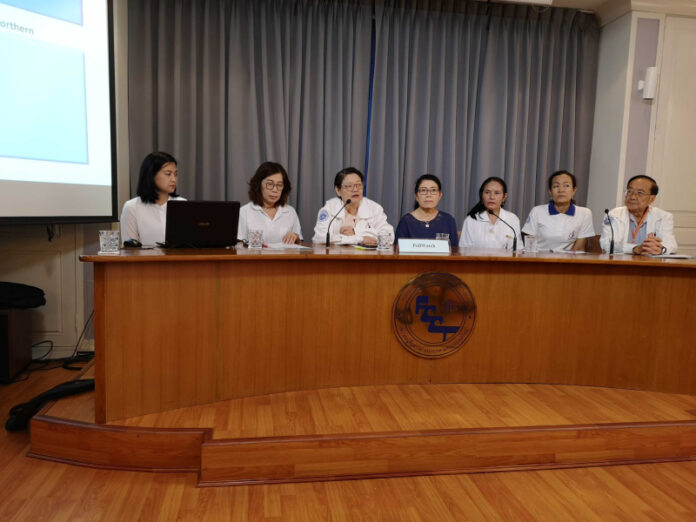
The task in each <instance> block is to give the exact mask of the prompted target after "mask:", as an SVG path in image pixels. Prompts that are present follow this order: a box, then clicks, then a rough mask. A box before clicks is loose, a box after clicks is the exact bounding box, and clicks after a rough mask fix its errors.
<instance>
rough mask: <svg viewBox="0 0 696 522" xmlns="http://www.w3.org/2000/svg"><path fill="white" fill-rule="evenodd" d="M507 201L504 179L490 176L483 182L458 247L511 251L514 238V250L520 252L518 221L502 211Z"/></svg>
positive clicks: (520, 240) (465, 221)
mask: <svg viewBox="0 0 696 522" xmlns="http://www.w3.org/2000/svg"><path fill="white" fill-rule="evenodd" d="M506 199H507V185H506V184H505V181H504V180H503V179H501V178H497V177H491V178H488V179H486V180H484V182H483V183H482V184H481V187H480V188H479V202H478V203H476V205H474V208H472V209H471V210H470V211H469V214H467V217H466V219H464V224H463V225H462V235H461V237H460V238H459V246H460V247H474V248H505V249H508V250H511V249H512V247H513V244H514V240H515V237H517V250H522V244H521V243H522V239H521V238H520V220H519V219H518V218H517V216H516V215H515V214H513V213H512V212H508V211H507V210H505V209H504V208H503V204H504V203H505V200H506ZM508 225H509V226H508ZM510 227H512V230H511V229H510Z"/></svg>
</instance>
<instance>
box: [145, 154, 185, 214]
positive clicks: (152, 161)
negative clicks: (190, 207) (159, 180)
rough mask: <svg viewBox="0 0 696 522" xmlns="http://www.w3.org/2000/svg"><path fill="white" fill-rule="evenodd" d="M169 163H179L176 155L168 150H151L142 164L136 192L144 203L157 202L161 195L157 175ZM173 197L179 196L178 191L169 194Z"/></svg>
mask: <svg viewBox="0 0 696 522" xmlns="http://www.w3.org/2000/svg"><path fill="white" fill-rule="evenodd" d="M167 163H174V165H177V162H176V159H175V158H174V156H172V155H171V154H169V153H167V152H151V153H150V154H148V155H147V156H145V159H144V160H143V162H142V164H141V165H140V174H139V175H138V188H137V189H136V192H137V194H138V196H140V199H141V200H142V201H143V202H144V203H156V202H157V197H158V196H159V190H158V189H157V185H156V184H155V176H156V175H157V173H158V172H159V171H160V170H162V167H164V166H165V165H166V164H167ZM169 195H170V196H171V197H178V196H179V194H177V193H176V191H174V192H172V193H171V194H169Z"/></svg>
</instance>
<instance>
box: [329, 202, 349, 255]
mask: <svg viewBox="0 0 696 522" xmlns="http://www.w3.org/2000/svg"><path fill="white" fill-rule="evenodd" d="M348 205H350V199H347V200H346V202H345V203H344V204H343V206H342V207H341V208H340V209H339V210H338V212H336V214H334V217H332V218H331V221H329V226H328V227H327V228H326V248H329V245H330V244H331V223H333V221H334V219H336V216H338V215H339V214H340V213H341V210H343V209H344V208H346V207H347V206H348Z"/></svg>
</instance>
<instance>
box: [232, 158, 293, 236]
mask: <svg viewBox="0 0 696 522" xmlns="http://www.w3.org/2000/svg"><path fill="white" fill-rule="evenodd" d="M290 190H292V185H290V178H288V173H287V172H286V171H285V169H284V168H283V166H282V165H281V164H280V163H274V162H272V161H266V162H265V163H262V164H261V165H260V166H259V168H258V169H256V172H255V173H254V176H253V177H252V178H251V179H250V180H249V199H250V200H251V201H249V203H247V204H246V205H244V206H243V207H242V208H241V209H240V210H239V227H238V228H237V239H239V240H241V241H247V240H248V239H249V230H262V231H263V242H264V243H265V244H274V243H285V244H293V243H299V242H300V241H301V240H302V231H301V230H300V220H299V218H298V217H297V213H296V212H295V209H294V208H292V207H291V206H290V205H288V204H287V203H288V196H289V195H290Z"/></svg>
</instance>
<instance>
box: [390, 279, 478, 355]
mask: <svg viewBox="0 0 696 522" xmlns="http://www.w3.org/2000/svg"><path fill="white" fill-rule="evenodd" d="M392 321H393V325H394V333H395V334H396V338H397V339H398V340H399V342H400V343H401V345H402V346H403V347H404V348H406V349H407V350H408V351H409V352H411V353H413V354H414V355H417V356H419V357H427V358H436V357H445V356H447V355H451V354H453V353H454V352H456V351H457V350H459V349H460V348H461V347H462V346H464V344H466V341H467V340H468V339H469V336H470V335H471V332H472V330H473V328H474V323H475V322H476V302H475V301H474V296H473V294H472V293H471V290H469V287H468V286H466V284H464V283H463V282H462V280H461V279H459V278H458V277H456V276H454V275H452V274H443V273H435V272H431V273H426V274H421V275H419V276H418V277H416V278H415V279H413V280H412V281H410V282H409V283H408V284H407V285H406V286H404V287H403V288H402V289H401V291H400V292H399V295H398V296H397V297H396V301H394V309H393V312H392Z"/></svg>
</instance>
